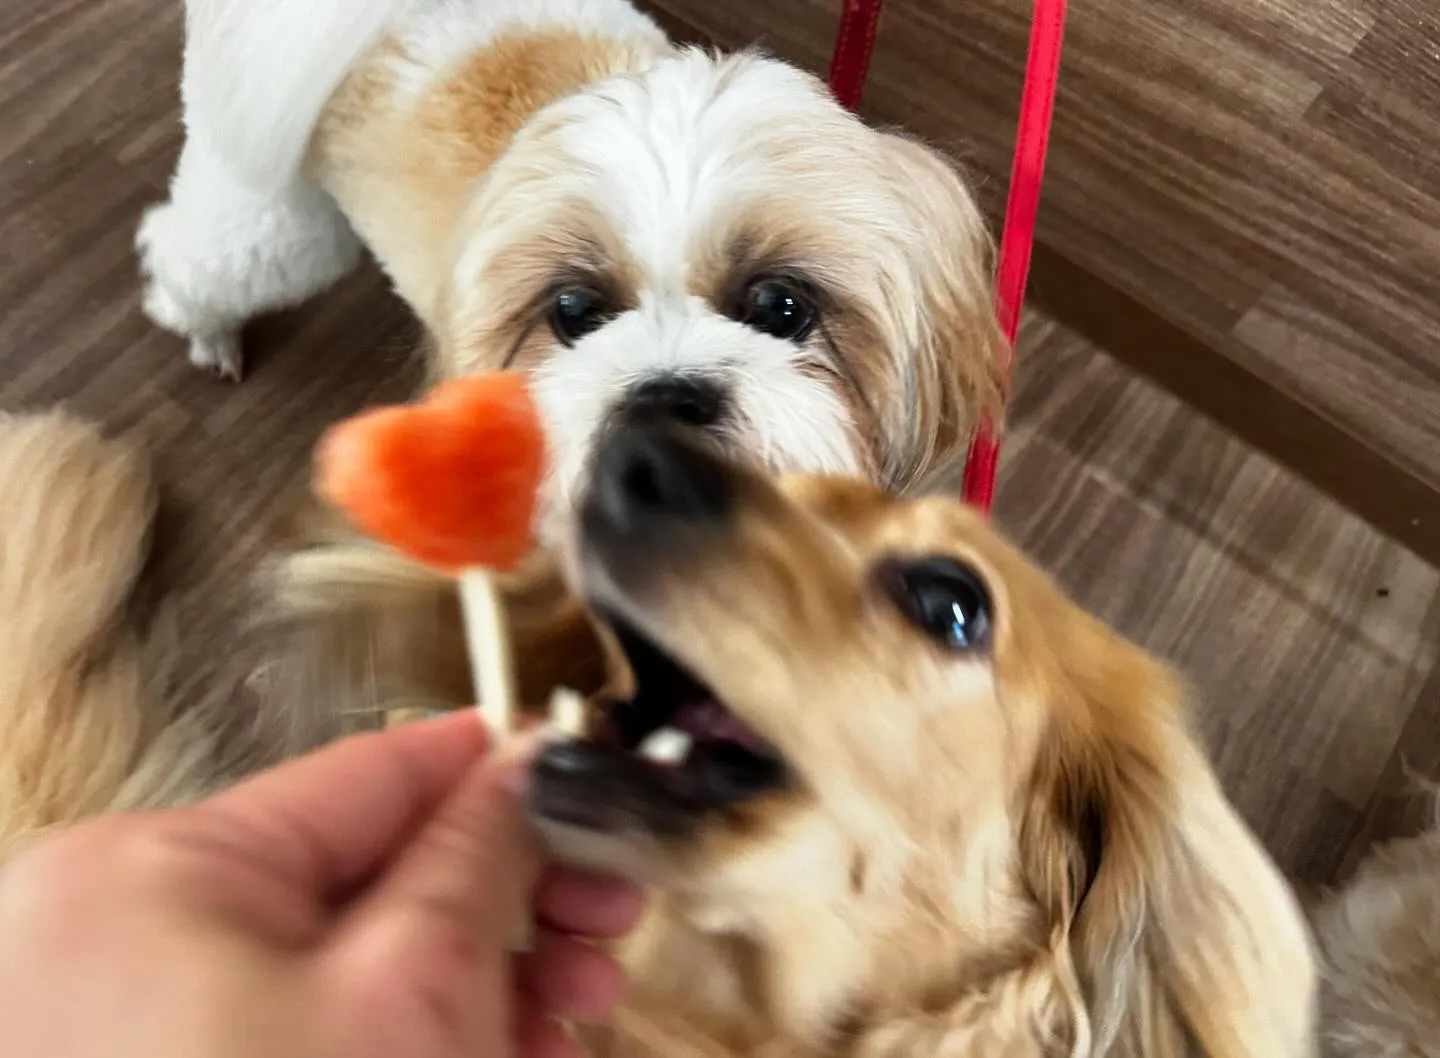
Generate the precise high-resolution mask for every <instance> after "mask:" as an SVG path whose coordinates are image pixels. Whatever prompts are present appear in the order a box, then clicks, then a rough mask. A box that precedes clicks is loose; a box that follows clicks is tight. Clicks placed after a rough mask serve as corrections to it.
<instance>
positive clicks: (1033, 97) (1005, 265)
mask: <svg viewBox="0 0 1440 1058" xmlns="http://www.w3.org/2000/svg"><path fill="white" fill-rule="evenodd" d="M882 4H883V0H845V9H844V11H843V13H842V14H841V16H840V32H839V35H838V36H837V37H836V39H835V53H834V56H833V57H832V58H831V60H830V89H831V91H832V92H834V93H835V98H836V99H838V100H839V101H840V102H841V103H842V104H843V105H844V106H846V107H847V108H849V109H851V110H854V109H855V108H856V107H857V106H858V105H859V103H860V93H861V91H862V90H863V89H864V87H865V74H866V72H867V71H868V70H869V68H870V55H871V53H872V52H873V51H874V50H875V33H876V30H877V28H878V27H879V24H880V8H881V6H882ZM1064 37H1065V0H1034V10H1033V12H1032V16H1031V22H1030V54H1029V56H1028V57H1027V59H1026V63H1025V87H1024V90H1023V93H1022V95H1021V97H1020V123H1019V128H1018V129H1017V130H1016V135H1015V160H1014V163H1013V165H1012V167H1011V170H1010V196H1009V200H1008V201H1007V202H1006V204H1005V226H1004V227H1003V228H1002V229H1001V233H1000V260H999V267H998V268H997V270H996V280H995V288H996V289H995V312H996V314H997V315H998V317H999V321H1000V329H1001V330H1002V331H1004V333H1005V338H1006V340H1007V341H1008V342H1009V343H1010V348H1011V351H1012V355H1013V350H1014V347H1015V338H1016V335H1017V334H1018V333H1019V330H1020V310H1021V308H1022V307H1023V306H1024V303H1025V285H1026V282H1027V281H1028V280H1029V277H1030V253H1031V250H1032V248H1033V247H1034V245H1035V220H1036V216H1037V214H1038V213H1039V210H1040V189H1041V185H1042V184H1043V183H1044V180H1045V149H1046V147H1047V146H1049V143H1050V122H1051V117H1052V116H1053V114H1054V111H1055V90H1056V87H1057V85H1058V83H1059V80H1060V53H1061V50H1062V47H1063V44H1064ZM1004 375H1005V380H1006V383H1007V385H1008V382H1009V376H1010V364H1009V363H1006V364H1005V365H1004ZM999 463H1000V440H999V437H998V435H997V434H996V432H995V429H994V425H993V424H992V423H990V422H984V423H982V424H981V426H980V430H979V432H978V433H977V434H976V436H975V440H974V441H973V442H972V443H971V445H970V457H969V459H968V460H966V463H965V483H964V485H963V487H962V491H961V496H962V498H963V499H964V500H965V501H966V502H967V503H970V504H972V505H973V506H975V507H978V508H979V509H980V510H982V511H986V512H988V511H989V510H990V505H991V503H992V502H993V501H994V498H995V472H996V470H997V469H998V468H999Z"/></svg>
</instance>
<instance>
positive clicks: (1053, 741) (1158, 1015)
mask: <svg viewBox="0 0 1440 1058" xmlns="http://www.w3.org/2000/svg"><path fill="white" fill-rule="evenodd" d="M1085 638H1086V639H1087V642H1086V643H1084V644H1073V646H1075V647H1076V648H1077V649H1075V650H1074V651H1073V652H1067V658H1069V659H1074V661H1073V665H1074V667H1075V671H1072V672H1068V673H1067V676H1069V677H1070V678H1068V679H1066V680H1063V681H1060V682H1062V683H1063V685H1064V686H1063V689H1062V690H1061V691H1060V692H1059V693H1061V694H1062V695H1064V696H1068V698H1069V700H1068V701H1062V702H1060V703H1058V711H1057V712H1056V713H1055V714H1054V715H1055V716H1056V720H1055V727H1054V729H1053V730H1052V732H1051V733H1050V735H1049V737H1048V741H1047V745H1046V749H1045V752H1044V754H1043V755H1042V758H1041V763H1040V765H1039V771H1038V773H1037V775H1036V782H1035V784H1034V785H1033V786H1032V791H1033V801H1032V803H1031V805H1030V807H1029V810H1028V813H1027V816H1026V820H1025V832H1024V833H1023V835H1022V840H1021V848H1022V850H1023V853H1022V854H1023V855H1024V856H1025V857H1026V864H1025V868H1026V873H1027V876H1028V881H1029V883H1030V885H1031V887H1032V890H1033V892H1034V893H1035V894H1036V896H1037V897H1038V898H1039V899H1040V900H1041V902H1042V905H1043V907H1044V910H1045V912H1046V913H1047V915H1048V916H1049V921H1050V922H1051V924H1052V927H1053V928H1052V932H1051V937H1052V940H1053V943H1054V944H1055V946H1056V948H1057V950H1056V951H1055V952H1054V955H1055V960H1056V965H1057V966H1059V967H1062V968H1065V969H1068V970H1071V971H1073V974H1074V983H1075V984H1076V985H1077V986H1078V995H1079V996H1080V997H1083V998H1082V1000H1081V1003H1080V1007H1081V1008H1082V1009H1077V1010H1075V1011H1074V1012H1073V1016H1074V1018H1075V1022H1076V1023H1075V1024H1074V1025H1073V1026H1072V1029H1073V1031H1074V1034H1075V1037H1076V1039H1077V1041H1083V1040H1085V1039H1087V1038H1088V1040H1089V1047H1088V1048H1087V1049H1084V1051H1083V1053H1086V1054H1091V1053H1094V1054H1106V1055H1115V1056H1116V1058H1121V1056H1123V1058H1202V1056H1203V1058H1298V1056H1301V1055H1307V1054H1310V1053H1313V1043H1312V1042H1311V1041H1312V1039H1313V1025H1312V1019H1313V1002H1314V998H1313V997H1314V988H1315V970H1314V965H1313V960H1312V954H1311V948H1310V943H1309V939H1308V935H1307V932H1306V929H1305V926H1304V924H1303V920H1302V918H1301V915H1300V912H1299V908H1298V906H1297V905H1296V903H1295V900H1294V898H1293V896H1292V895H1291V893H1290V891H1289V889H1288V888H1287V887H1286V885H1285V883H1284V881H1283V879H1282V878H1281V877H1280V874H1279V872H1278V871H1277V869H1276V868H1275V866H1274V865H1273V864H1272V863H1271V861H1270V859H1269V858H1268V857H1267V855H1266V854H1265V853H1264V851H1263V850H1262V849H1261V848H1260V846H1259V844H1258V842H1257V841H1256V839H1255V838H1254V836H1253V835H1252V834H1251V833H1250V831H1249V830H1248V829H1247V827H1246V826H1245V824H1244V823H1243V822H1242V821H1241V820H1240V818H1239V816H1238V815H1237V814H1236V812H1235V810H1234V808H1233V807H1232V806H1231V805H1230V803H1229V801H1228V800H1227V799H1226V798H1225V796H1224V794H1223V792H1222V791H1221V789H1220V787H1219V784H1218V782H1217V780H1216V778H1215V776H1214V773H1213V772H1212V771H1211V769H1210V766H1209V764H1208V762H1207V761H1206V759H1205V756H1204V754H1203V753H1202V751H1201V750H1200V748H1199V746H1198V745H1197V744H1196V742H1195V741H1194V739H1193V738H1192V736H1191V735H1190V733H1189V731H1188V730H1187V729H1186V726H1185V722H1184V718H1183V716H1182V713H1181V709H1180V698H1181V695H1182V692H1181V690H1180V688H1179V687H1178V686H1177V685H1176V683H1175V682H1174V680H1173V679H1172V678H1171V676H1170V674H1169V673H1168V672H1167V671H1166V670H1165V668H1164V667H1163V666H1161V665H1160V664H1159V663H1157V662H1156V661H1154V660H1153V659H1151V658H1150V657H1148V656H1147V655H1145V654H1144V653H1143V652H1142V651H1140V650H1139V649H1138V648H1136V647H1134V646H1133V645H1131V644H1129V643H1126V642H1125V641H1123V640H1121V639H1119V637H1116V636H1114V635H1113V634H1111V633H1109V632H1108V631H1105V630H1102V629H1100V628H1099V627H1098V626H1097V627H1094V628H1091V629H1089V630H1088V632H1087V634H1086V636H1085ZM1082 648H1083V649H1082ZM1067 664H1070V662H1069V661H1067ZM1077 1053H1079V1052H1078V1050H1077Z"/></svg>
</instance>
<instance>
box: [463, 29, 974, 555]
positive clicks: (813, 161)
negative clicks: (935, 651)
mask: <svg viewBox="0 0 1440 1058" xmlns="http://www.w3.org/2000/svg"><path fill="white" fill-rule="evenodd" d="M460 244H461V245H462V246H463V250H462V251H461V253H460V255H459V257H458V260H457V264H456V267H455V269H454V274H453V277H452V284H453V285H452V289H451V290H450V292H449V294H448V295H447V304H446V306H445V308H444V310H443V313H442V315H443V317H444V322H443V324H442V326H441V327H440V328H439V330H440V332H441V333H442V335H444V336H445V337H443V338H442V349H441V351H440V353H441V364H442V366H443V369H444V370H446V371H448V372H452V373H456V372H463V371H467V370H477V369H482V368H490V367H495V366H498V365H501V364H504V365H509V366H516V367H521V368H524V369H527V370H529V371H530V372H532V375H533V378H534V382H535V389H536V394H537V397H538V399H539V401H540V403H541V406H542V409H543V411H544V413H545V417H546V423H547V428H548V432H549V437H550V439H551V442H552V445H553V455H554V458H553V460H552V465H553V467H554V472H553V479H552V481H551V482H550V487H549V500H550V502H549V503H548V504H547V506H548V508H549V510H550V511H551V514H552V521H551V523H550V525H551V528H552V529H554V528H555V527H556V526H558V525H559V524H561V520H563V518H564V517H566V516H568V512H569V511H570V510H571V509H572V507H573V502H574V500H575V499H576V498H577V497H578V495H579V491H580V490H581V488H582V486H583V484H584V481H585V479H586V476H587V475H586V469H587V466H588V463H589V461H590V460H591V458H592V457H593V455H594V451H595V446H596V443H597V439H598V438H600V437H602V436H603V435H604V434H605V432H606V431H607V430H608V429H609V428H611V427H614V426H617V425H620V424H624V423H628V422H633V421H635V420H637V419H647V418H653V417H657V416H658V417H662V418H668V419H671V420H674V421H677V422H682V423H684V424H686V425H688V426H690V427H692V428H697V429H700V430H703V431H705V432H707V433H708V434H709V435H711V437H712V438H713V439H715V440H716V441H717V442H718V443H720V444H721V445H722V446H723V447H724V448H725V449H726V450H727V451H729V452H731V453H733V454H734V455H736V456H738V457H741V458H743V459H745V460H746V461H749V462H753V463H757V464H759V465H763V466H768V467H770V468H772V469H785V470H809V471H826V472H848V473H855V474H861V475H864V476H866V477H868V478H871V479H872V480H878V481H882V482H884V483H886V484H887V485H889V486H891V487H894V488H905V487H909V486H913V485H916V484H919V483H922V482H923V481H924V480H925V478H926V476H927V475H928V474H930V473H931V472H932V471H934V470H936V469H937V468H942V467H945V468H953V466H954V464H955V463H956V462H957V461H958V457H959V456H961V455H963V451H964V446H965V444H966V443H967V442H968V439H969V437H970V435H971V433H972V432H973V429H974V427H975V425H976V423H977V421H978V418H979V414H980V413H981V411H983V410H986V409H987V408H988V407H990V406H992V405H993V402H994V400H995V395H996V378H997V375H996V367H997V364H998V363H999V361H1000V358H1001V356H1002V354H1003V342H1002V340H1001V338H1000V335H999V332H998V329H997V327H996V324H995V321H994V319H993V308H992V303H991V283H990V275H989V268H990V262H989V256H990V255H989V248H988V242H987V237H986V234H985V229H984V225H983V223H982V220H981V218H980V215H979V213H978V211H977V209H976V206H975V203H974V200H973V199H972V197H971V195H970V193H969V191H968V189H967V188H966V187H965V185H964V184H963V183H962V181H961V180H960V179H959V178H958V176H957V175H956V174H955V172H954V171H953V170H952V169H951V168H950V167H949V166H948V165H947V164H946V163H945V162H944V161H942V160H941V159H940V157H939V156H938V155H936V154H934V153H933V152H931V151H930V150H928V149H926V148H924V147H921V146H919V145H918V144H916V143H914V142H912V141H909V140H906V139H903V138H901V137H899V136H896V135H890V134H886V133H881V132H877V131H875V130H872V129H870V128H867V127H866V126H865V125H864V124H862V123H861V122H860V121H859V120H858V119H857V118H855V117H854V116H853V115H851V114H849V113H847V112H846V111H845V110H843V108H841V107H840V106H839V105H838V104H836V103H835V102H834V100H833V99H832V98H831V97H830V96H829V94H828V92H827V91H826V90H825V87H824V86H823V85H822V84H821V83H820V82H819V81H817V80H816V79H814V78H813V77H810V76H809V75H807V74H804V73H802V72H800V71H798V70H796V69H794V68H792V67H790V66H787V65H784V64H782V63H779V62H774V61H770V60H765V59H761V58H757V57H754V56H746V55H741V56H732V57H728V58H717V57H714V56H711V55H707V54H704V53H701V52H698V51H682V52H678V53H675V54H672V55H670V56H668V57H665V58H662V59H660V60H658V61H657V62H656V63H655V64H654V65H653V66H651V67H650V68H649V69H648V70H646V72H644V73H642V74H640V75H637V76H635V77H631V78H616V79H610V80H607V81H603V82H601V83H599V84H597V85H595V86H592V87H591V88H589V89H587V90H584V91H581V92H578V93H576V94H574V95H571V96H569V97H567V98H565V99H563V100H561V101H559V102H557V103H554V104H552V105H550V106H549V107H547V108H545V109H543V110H541V111H540V112H539V113H538V114H537V115H536V116H535V117H533V118H532V119H531V120H530V121H529V122H528V123H527V124H526V125H525V127H524V128H523V129H522V130H521V131H520V132H519V134H518V135H517V136H516V137H515V139H514V140H513V141H512V142H511V143H510V145H509V146H508V147H507V148H506V150H505V152H504V154H503V155H502V156H501V157H500V158H499V160H498V161H497V162H496V163H495V164H494V165H493V166H492V167H491V169H490V170H489V171H488V172H487V174H486V176H485V178H484V181H483V183H482V186H481V188H480V190H479V191H478V193H477V196H476V199H475V201H474V203H473V205H472V207H471V209H470V211H469V213H468V215H467V217H466V219H465V221H464V222H463V224H462V231H461V237H460Z"/></svg>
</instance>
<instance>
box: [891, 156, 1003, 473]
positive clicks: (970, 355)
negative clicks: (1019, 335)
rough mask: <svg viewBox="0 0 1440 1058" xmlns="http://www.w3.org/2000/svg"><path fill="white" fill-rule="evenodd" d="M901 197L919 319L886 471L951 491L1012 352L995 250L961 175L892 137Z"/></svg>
mask: <svg viewBox="0 0 1440 1058" xmlns="http://www.w3.org/2000/svg"><path fill="white" fill-rule="evenodd" d="M885 141H886V145H887V147H888V148H889V152H890V159H891V161H892V162H893V166H894V172H895V179H896V186H897V194H898V195H899V197H900V198H901V200H902V201H904V202H905V203H906V207H907V209H908V210H909V212H910V215H911V225H912V232H911V233H910V234H911V236H912V237H911V238H910V239H909V240H908V241H907V245H908V247H909V254H910V256H911V262H910V267H911V269H912V271H913V275H914V282H915V289H913V290H909V291H906V292H905V294H904V298H905V301H906V304H904V305H897V306H895V309H896V311H897V312H901V313H910V314H913V317H912V325H913V331H914V346H915V348H914V350H913V354H912V357H911V361H910V363H909V364H908V365H907V371H908V372H909V373H910V377H909V378H907V379H906V380H905V383H906V384H905V385H904V386H903V387H902V392H901V394H900V397H901V399H902V400H903V401H904V406H903V408H902V410H901V414H899V415H897V416H894V417H893V421H894V423H895V424H896V428H897V429H901V430H904V431H906V433H905V435H904V436H897V437H894V438H890V439H889V444H888V445H887V447H888V450H889V456H890V459H889V465H887V466H886V467H885V468H884V469H885V471H886V473H887V475H888V476H889V478H890V479H891V480H890V481H889V482H888V484H890V485H891V486H892V487H894V488H897V489H921V490H923V489H926V488H929V487H931V486H932V485H936V484H942V485H946V486H947V487H948V486H949V482H944V481H937V480H935V478H936V476H937V475H940V476H942V477H943V475H944V474H946V473H947V472H949V471H951V470H953V469H954V467H955V465H956V457H957V456H963V455H964V453H965V450H966V448H967V446H968V445H969V442H970V438H971V436H972V435H973V434H974V432H975V430H976V429H977V428H978V426H979V425H980V421H981V418H982V416H985V415H990V416H991V417H992V418H994V419H995V420H996V421H998V419H999V416H1000V414H1001V411H1002V405H1003V400H1002V388H1003V379H1004V375H1005V369H1006V362H1007V358H1008V357H1009V348H1008V346H1007V345H1006V342H1005V337H1004V335H1003V334H1002V333H1001V331H1000V326H999V323H998V322H997V320H996V318H995V287H994V277H993V276H992V274H991V269H992V267H993V266H992V259H993V257H994V254H993V253H992V244H991V240H990V235H989V230H988V228H987V226H986V223H985V219H984V217H983V216H981V214H980V210H979V208H978V207H977V206H976V203H975V199H974V197H973V196H972V194H971V192H970V189H969V187H968V186H967V184H966V182H965V180H964V178H963V176H962V175H961V173H960V172H959V170H958V169H957V168H956V167H955V166H954V165H952V164H951V163H950V161H949V160H948V159H946V158H945V157H944V156H943V155H941V154H940V153H939V152H937V151H935V150H932V149H931V148H929V147H928V146H926V145H924V144H922V143H920V142H919V141H917V140H914V139H911V138H909V137H907V136H903V135H899V134H893V133H892V134H886V135H885Z"/></svg>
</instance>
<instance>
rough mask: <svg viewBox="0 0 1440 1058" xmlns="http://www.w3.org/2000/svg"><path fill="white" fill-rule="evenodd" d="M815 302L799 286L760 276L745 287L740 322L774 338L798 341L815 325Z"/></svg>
mask: <svg viewBox="0 0 1440 1058" xmlns="http://www.w3.org/2000/svg"><path fill="white" fill-rule="evenodd" d="M816 315H817V314H816V311H815V304H814V302H813V301H812V300H811V299H810V297H809V296H808V295H807V294H806V292H805V291H804V290H801V289H800V287H799V286H797V285H796V284H794V283H787V282H785V281H784V280H781V279H760V280H757V281H756V282H754V283H751V284H750V286H749V287H747V288H746V290H745V301H744V304H743V305H742V306H741V308H740V322H741V323H743V324H745V325H746V326H748V327H754V328H755V329H756V330H757V331H762V332H764V333H765V334H768V335H770V336H772V337H774V338H783V339H784V340H785V341H787V342H801V341H804V340H805V337H806V336H807V335H808V334H809V333H810V331H811V329H812V328H813V327H814V326H815V317H816Z"/></svg>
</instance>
